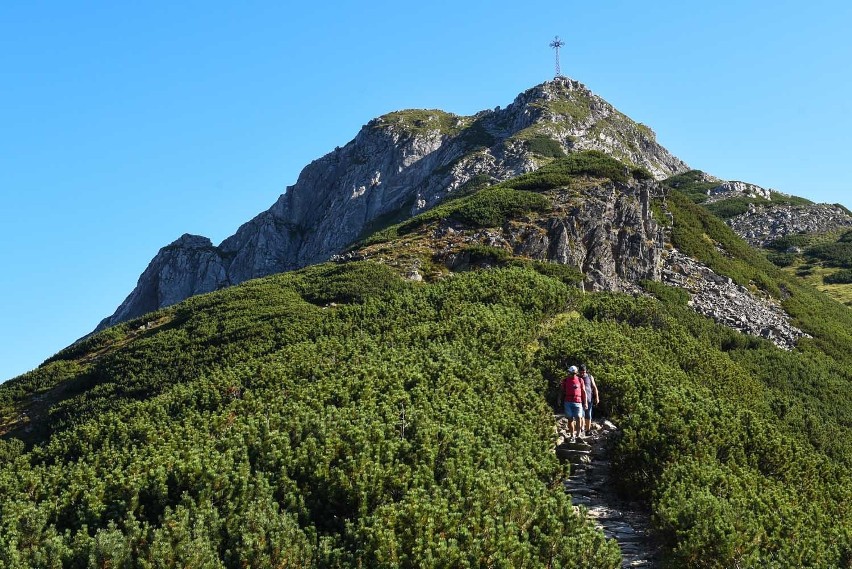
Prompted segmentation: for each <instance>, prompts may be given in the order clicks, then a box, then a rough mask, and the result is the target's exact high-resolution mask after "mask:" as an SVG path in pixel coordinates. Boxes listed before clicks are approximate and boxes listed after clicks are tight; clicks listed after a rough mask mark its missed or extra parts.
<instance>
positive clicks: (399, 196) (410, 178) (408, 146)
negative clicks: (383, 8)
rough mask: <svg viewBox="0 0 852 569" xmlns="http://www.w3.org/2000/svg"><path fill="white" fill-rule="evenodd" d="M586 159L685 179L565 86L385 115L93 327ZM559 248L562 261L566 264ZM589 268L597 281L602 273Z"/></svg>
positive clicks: (609, 110)
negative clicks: (468, 187)
mask: <svg viewBox="0 0 852 569" xmlns="http://www.w3.org/2000/svg"><path fill="white" fill-rule="evenodd" d="M584 149H596V150H601V151H603V152H606V153H608V154H611V155H613V156H615V157H617V158H620V159H623V160H626V161H629V162H632V163H633V164H635V165H637V166H641V167H643V168H645V169H647V170H648V171H649V172H651V173H652V175H653V176H654V177H656V178H658V179H662V178H665V177H667V176H671V175H673V174H676V173H679V172H683V171H686V170H688V167H687V166H686V164H684V163H683V162H682V161H680V160H678V159H677V158H675V157H674V156H672V155H671V154H670V153H669V152H668V151H667V150H666V149H665V148H663V147H662V146H660V145H659V144H657V142H656V141H655V139H654V134H653V132H652V131H651V130H650V129H649V128H647V127H645V126H643V125H640V124H637V123H635V122H633V121H632V120H630V119H629V118H627V117H626V116H625V115H623V114H622V113H619V112H618V111H617V110H615V109H614V108H613V107H612V106H611V105H610V104H609V103H607V102H606V101H604V100H603V99H601V98H600V97H597V96H596V95H594V94H593V93H592V92H591V91H589V90H588V89H587V88H586V87H585V86H583V85H582V84H580V83H579V82H576V81H573V80H570V79H566V78H560V79H557V80H554V81H550V82H547V83H544V84H541V85H538V86H536V87H534V88H532V89H529V90H527V91H525V92H524V93H522V94H520V95H518V97H517V98H516V99H515V101H514V102H513V103H512V104H511V105H509V106H508V107H507V108H505V109H502V110H501V109H499V108H498V109H495V110H493V111H483V112H481V113H478V114H477V115H474V116H472V117H462V116H457V115H452V114H449V113H444V112H441V111H422V110H415V111H400V112H395V113H390V114H388V115H385V116H383V117H380V118H378V119H374V120H372V121H370V122H369V123H368V124H367V125H365V126H364V127H363V128H362V129H361V131H360V132H359V133H358V135H357V136H356V137H355V139H354V140H352V141H351V142H349V143H348V144H346V145H345V146H343V147H342V148H337V149H335V150H334V151H333V152H330V153H329V154H327V155H325V156H323V157H322V158H320V159H318V160H315V161H314V162H312V163H311V164H309V165H308V166H307V167H306V168H305V169H304V170H303V171H302V173H301V174H300V175H299V178H298V181H297V182H296V183H295V184H294V185H293V186H290V187H288V188H287V190H286V192H285V193H284V194H283V195H281V197H279V199H278V200H277V201H276V202H275V204H274V205H273V206H272V207H271V208H270V209H269V210H267V211H265V212H263V213H261V214H259V215H258V216H257V217H255V218H254V219H252V220H251V221H249V222H248V223H246V224H244V225H243V226H241V227H240V228H239V229H238V230H237V232H236V233H235V234H234V235H233V236H231V237H229V238H227V239H226V240H225V241H224V242H222V243H221V245H219V246H218V247H214V246H213V245H212V243H210V241H209V240H207V239H206V238H203V237H193V236H184V237H182V238H181V239H178V240H177V241H175V242H174V243H172V244H171V245H169V246H167V247H164V248H163V249H161V250H160V252H159V253H158V254H157V256H156V257H155V258H154V259H153V260H152V261H151V263H150V265H149V266H148V268H147V269H146V270H145V272H144V273H143V274H142V276H141V277H140V279H139V282H138V284H137V286H136V288H135V289H134V290H133V292H131V293H130V295H129V296H128V297H127V299H126V300H125V301H124V302H123V303H122V304H121V306H120V307H119V308H118V309H117V310H116V312H115V313H114V314H113V315H112V316H110V317H108V318H106V319H104V320H103V321H102V322H101V324H100V325H99V327H98V329H102V328H105V327H108V326H111V325H114V324H117V323H119V322H122V321H125V320H128V319H131V318H134V317H136V316H140V315H142V314H144V313H146V312H149V311H151V310H154V309H157V308H161V307H164V306H168V305H170V304H174V303H176V302H179V301H180V300H183V299H185V298H187V297H189V296H191V295H194V294H199V293H204V292H210V291H212V290H216V289H217V288H221V287H222V286H228V285H232V284H237V283H240V282H243V281H245V280H247V279H251V278H256V277H261V276H265V275H269V274H272V273H276V272H281V271H287V270H292V269H297V268H300V267H304V266H307V265H310V264H313V263H317V262H322V261H326V260H328V259H329V258H330V257H331V255H333V254H335V253H338V252H340V251H341V250H343V249H344V248H345V247H346V246H347V245H349V244H351V243H352V242H354V241H356V240H357V239H358V238H359V237H361V236H362V235H364V234H366V233H369V232H371V230H372V229H373V228H375V227H377V226H380V225H381V224H382V223H386V222H388V221H390V220H393V219H404V218H406V217H408V216H411V215H413V214H416V213H418V212H420V211H423V210H424V209H427V208H430V207H432V206H434V205H435V204H437V203H439V202H441V201H442V200H444V199H445V198H447V197H449V196H453V195H455V194H457V193H458V192H459V191H460V190H463V189H464V188H465V184H467V183H468V182H494V181H499V180H504V179H507V178H510V177H513V176H516V175H518V174H522V173H525V172H529V171H532V170H535V169H536V168H538V167H539V165H540V164H541V163H542V162H543V160H545V157H546V156H553V155H558V154H559V153H562V152H571V151H577V150H584ZM553 231H555V232H556V234H557V235H561V237H557V241H558V240H561V241H560V242H562V243H568V242H570V241H572V240H574V241H575V242H576V241H577V240H581V239H582V238H581V236H579V235H576V234H574V233H572V231H573V229H572V228H570V227H567V226H566V227H561V228H553ZM607 231H614V232H615V233H617V230H615V229H612V230H610V229H602V230H601V231H598V232H596V233H595V234H594V235H592V236H591V237H589V236H586V237H589V238H591V239H592V241H591V242H590V245H591V246H592V247H596V245H595V243H596V242H595V241H594V240H595V239H600V240H602V241H603V242H606V241H607V239H609V238H610V237H611V236H610V237H604V234H605V233H606V232H607ZM628 237H629V236H622V237H618V238H619V239H623V240H624V243H623V246H625V247H635V246H640V245H641V244H639V243H637V242H634V241H631V240H630V239H629V238H628ZM587 240H588V239H587ZM562 249H563V253H560V254H563V255H569V254H572V253H569V252H567V250H566V249H565V248H564V247H563V248H562ZM590 270H592V271H594V270H599V271H600V272H601V273H602V276H601V277H600V279H603V278H604V276H603V274H604V273H605V271H604V270H603V269H600V268H598V267H596V266H593V265H592V266H590Z"/></svg>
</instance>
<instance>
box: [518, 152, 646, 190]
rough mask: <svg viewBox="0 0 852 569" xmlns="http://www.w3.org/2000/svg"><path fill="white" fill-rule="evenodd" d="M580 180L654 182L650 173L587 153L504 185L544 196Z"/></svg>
mask: <svg viewBox="0 0 852 569" xmlns="http://www.w3.org/2000/svg"><path fill="white" fill-rule="evenodd" d="M577 176H591V177H594V178H606V179H610V180H613V181H615V182H621V183H627V182H628V181H629V180H631V179H637V180H647V179H650V178H651V175H650V174H649V173H648V172H647V171H645V170H643V169H641V168H637V167H635V166H633V167H631V166H627V165H625V164H624V163H622V162H619V161H618V160H616V159H614V158H612V157H610V156H608V155H606V154H604V153H603V152H600V151H597V150H584V151H582V152H575V153H571V154H569V155H568V156H566V157H565V158H560V159H558V160H554V161H553V162H551V163H550V164H547V165H546V166H544V167H543V168H539V169H538V170H536V171H535V172H530V173H529V174H524V175H522V176H518V177H517V178H513V179H512V180H510V181H508V182H505V183H504V185H506V186H511V187H512V188H515V189H517V190H527V191H532V192H542V191H546V190H552V189H554V188H558V187H562V186H567V185H568V184H570V183H571V180H572V179H573V178H575V177H577Z"/></svg>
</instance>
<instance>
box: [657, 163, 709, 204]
mask: <svg viewBox="0 0 852 569" xmlns="http://www.w3.org/2000/svg"><path fill="white" fill-rule="evenodd" d="M663 184H665V185H666V186H668V187H670V188H672V189H675V190H678V191H679V192H680V193H682V194H684V195H685V196H687V197H688V198H689V199H690V200H692V201H693V202H694V203H701V202H703V201H705V200H706V199H707V192H708V191H709V190H712V189H713V188H715V187H717V186H718V185H719V182H705V181H704V172H702V171H701V170H689V171H688V172H684V173H682V174H676V175H674V176H671V177H669V178H666V179H665V180H663Z"/></svg>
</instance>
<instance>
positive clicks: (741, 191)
mask: <svg viewBox="0 0 852 569" xmlns="http://www.w3.org/2000/svg"><path fill="white" fill-rule="evenodd" d="M707 196H708V197H707V201H705V202H704V203H705V204H710V203H713V202H718V201H721V200H726V199H728V198H738V197H748V198H760V199H764V200H768V199H771V198H772V190H767V189H765V188H761V187H760V186H756V185H754V184H749V183H747V182H737V181H732V182H724V183H722V184H720V185H718V186H716V187H715V188H711V189H709V190H708V191H707Z"/></svg>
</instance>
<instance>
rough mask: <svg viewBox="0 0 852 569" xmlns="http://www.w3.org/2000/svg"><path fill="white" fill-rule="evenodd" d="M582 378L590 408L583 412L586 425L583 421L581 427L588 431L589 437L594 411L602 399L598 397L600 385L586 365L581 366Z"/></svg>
mask: <svg viewBox="0 0 852 569" xmlns="http://www.w3.org/2000/svg"><path fill="white" fill-rule="evenodd" d="M580 378H581V379H582V380H583V385H584V386H585V388H586V401H587V402H588V406H587V407H586V408H585V409H584V410H583V418H584V419H585V422H586V424H585V425H583V424H582V421H581V422H580V423H581V424H580V426H581V427H582V429H583V430H585V431H586V435H589V434H591V432H592V409H594V408H595V406H596V405H597V404H598V403H600V397H598V385H597V383H595V376H593V375H592V374H590V373H589V370H588V368H587V367H586V364H580Z"/></svg>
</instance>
